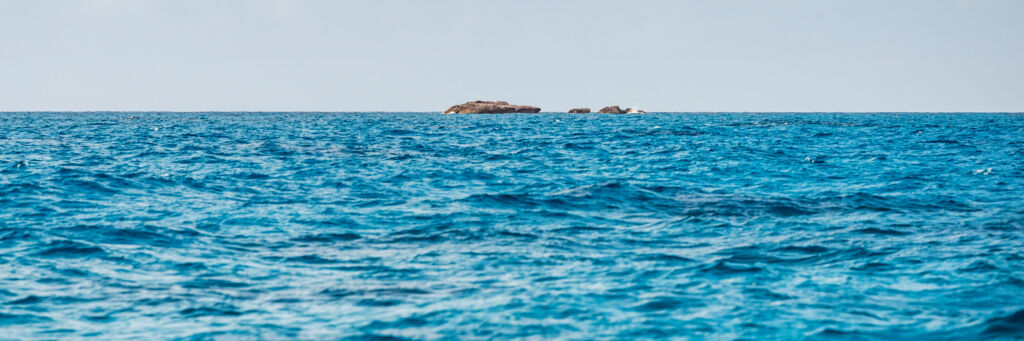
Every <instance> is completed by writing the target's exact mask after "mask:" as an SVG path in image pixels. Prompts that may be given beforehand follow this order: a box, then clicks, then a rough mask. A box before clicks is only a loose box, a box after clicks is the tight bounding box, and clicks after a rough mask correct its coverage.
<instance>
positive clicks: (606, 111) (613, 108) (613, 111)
mask: <svg viewBox="0 0 1024 341" xmlns="http://www.w3.org/2000/svg"><path fill="white" fill-rule="evenodd" d="M597 113H598V114H625V113H626V111H625V110H622V109H621V108H619V106H617V105H614V106H612V105H609V106H607V107H604V108H601V110H598V111H597Z"/></svg>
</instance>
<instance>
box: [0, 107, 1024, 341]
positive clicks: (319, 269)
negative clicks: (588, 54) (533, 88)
mask: <svg viewBox="0 0 1024 341" xmlns="http://www.w3.org/2000/svg"><path fill="white" fill-rule="evenodd" d="M1021 337H1024V115H1020V114H973V113H963V114H927V113H863V114H860V113H652V114H647V115H596V114H586V115H568V114H510V115H441V114H438V113H150V112H145V113H143V112H127V113H121V112H98V113H0V339H11V340H23V339H102V340H118V339H149V340H155V339H196V340H205V339H216V340H220V339H227V340H235V339H241V340H249V339H347V338H351V339H379V340H390V339H413V340H420V339H513V338H540V339H580V340H591V339H637V338H640V339H661V338H683V339H911V338H918V339H999V338H1007V339H1012V338H1021Z"/></svg>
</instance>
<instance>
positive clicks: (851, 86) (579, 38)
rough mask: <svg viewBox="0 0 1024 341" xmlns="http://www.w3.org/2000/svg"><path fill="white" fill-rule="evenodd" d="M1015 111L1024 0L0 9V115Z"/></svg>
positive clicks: (112, 1)
mask: <svg viewBox="0 0 1024 341" xmlns="http://www.w3.org/2000/svg"><path fill="white" fill-rule="evenodd" d="M475 99H496V100H507V101H509V102H513V103H519V104H531V105H537V106H540V107H542V108H543V109H544V110H545V111H563V110H566V109H569V108H571V107H577V106H589V107H591V108H599V107H601V106H604V105H612V104H617V105H623V106H634V105H639V106H641V107H642V108H644V109H647V110H648V111H652V110H653V111H1024V1H1020V0H1006V1H995V0H993V1H985V0H973V1H968V0H935V1H911V0H906V1H895V0H880V1H864V0H857V1H853V0H849V1H827V0H824V1H823V0H807V1H799V0H788V1H782V0H780V1H730V0H706V1H681V0H668V1H644V0H629V1H593V0H578V1H573V0H569V1H554V0H519V1H511V0H510V1H482V0H465V1H457V0H432V1H386V0H384V1H370V0H367V1H288V0H277V1H272V0H255V1H254V0H239V1H211V0H200V1H181V0H166V1H147V0H131V1H129V0H124V1H120V0H91V1H90V0H68V1H51V0H0V110H2V111H20V110H175V111H196V110H231V111H234V110H262V111H275V110H287V111H299V110H323V111H374V110H397V111H440V110H444V109H445V108H447V107H448V106H450V105H452V104H456V103H461V102H464V101H468V100H475Z"/></svg>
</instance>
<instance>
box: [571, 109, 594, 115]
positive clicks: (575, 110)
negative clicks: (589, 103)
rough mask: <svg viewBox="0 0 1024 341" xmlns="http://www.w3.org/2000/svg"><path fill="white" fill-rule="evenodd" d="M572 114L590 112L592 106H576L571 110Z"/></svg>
mask: <svg viewBox="0 0 1024 341" xmlns="http://www.w3.org/2000/svg"><path fill="white" fill-rule="evenodd" d="M569 113H570V114H586V113H590V108H576V109H571V110H569Z"/></svg>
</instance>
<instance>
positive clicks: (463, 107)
mask: <svg viewBox="0 0 1024 341" xmlns="http://www.w3.org/2000/svg"><path fill="white" fill-rule="evenodd" d="M539 112H540V108H538V107H535V106H529V105H515V104H509V103H508V102H505V101H472V102H466V103H463V104H458V105H453V106H452V107H450V108H448V110H445V111H444V113H445V114H512V113H525V114H536V113H539ZM569 113H570V114H589V113H590V108H575V109H571V110H569ZM597 113H598V114H646V113H647V112H645V111H643V110H640V109H639V108H625V109H622V108H620V107H619V106H617V105H613V106H607V107H604V108H601V110H598V111H597Z"/></svg>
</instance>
